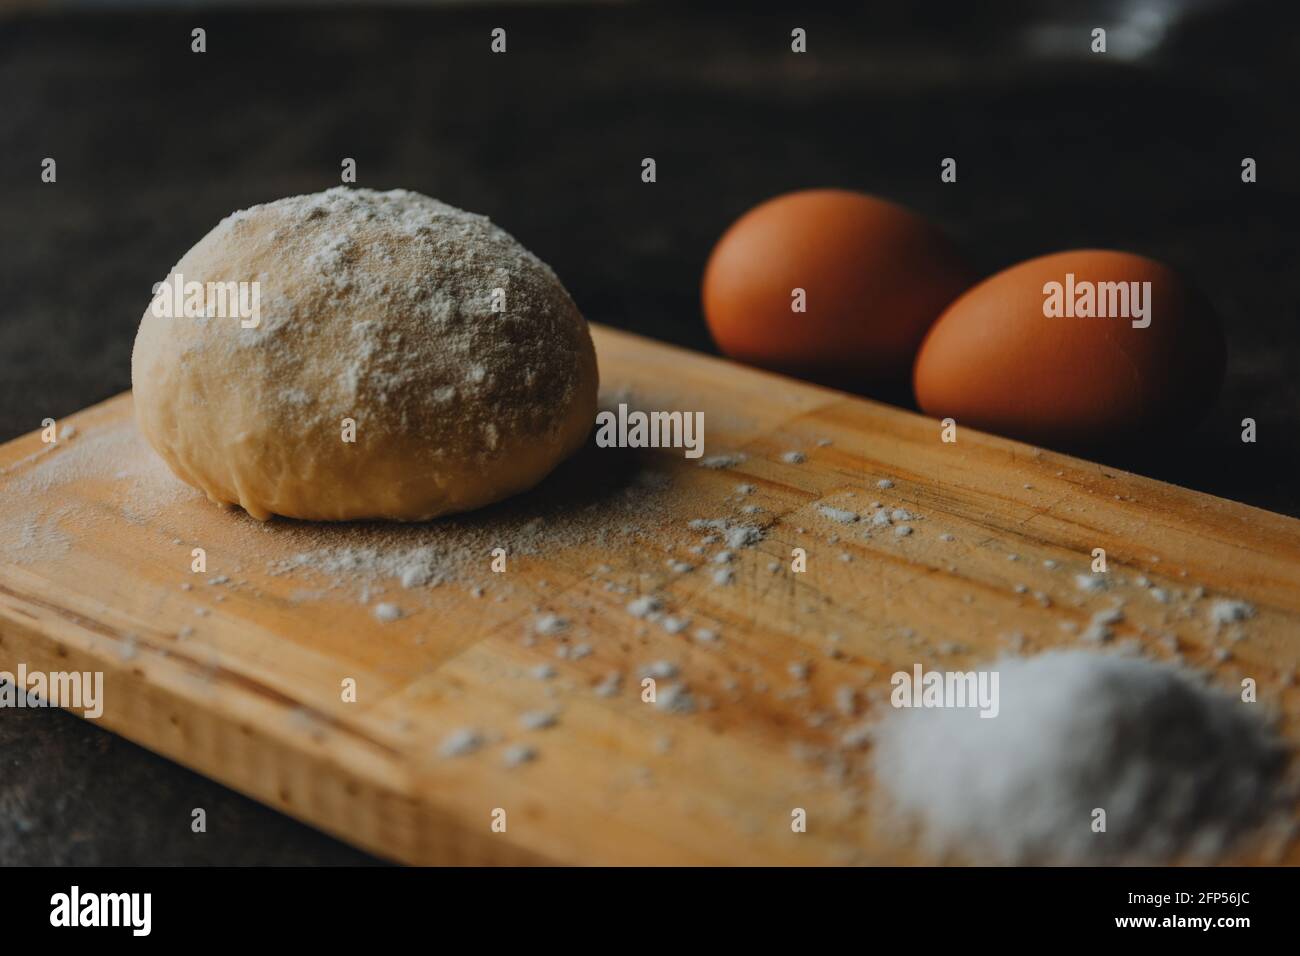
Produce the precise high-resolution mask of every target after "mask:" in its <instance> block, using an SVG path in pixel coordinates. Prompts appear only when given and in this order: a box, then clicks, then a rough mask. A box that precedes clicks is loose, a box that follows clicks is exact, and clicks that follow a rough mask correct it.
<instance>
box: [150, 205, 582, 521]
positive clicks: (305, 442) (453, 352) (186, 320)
mask: <svg viewBox="0 0 1300 956" xmlns="http://www.w3.org/2000/svg"><path fill="white" fill-rule="evenodd" d="M241 282H242V283H257V285H256V286H252V285H249V286H245V287H244V289H245V293H246V295H245V299H244V300H243V302H242V303H241V304H243V305H244V306H246V307H245V308H244V309H243V310H242V311H241V310H240V309H239V308H237V307H236V305H235V304H234V303H232V302H231V301H230V300H231V299H232V298H235V297H234V296H232V295H229V294H228V295H227V297H226V298H227V301H226V302H225V303H224V304H223V302H222V301H221V297H220V296H219V295H217V289H216V286H215V284H217V283H241ZM166 283H167V284H166V285H163V286H160V287H159V288H158V291H157V293H156V295H155V298H154V301H153V303H151V305H150V307H149V309H147V310H146V311H145V314H144V318H143V320H142V321H141V323H140V331H139V333H138V334H137V335H136V340H135V350H134V352H133V354H132V357H131V379H132V384H133V386H134V389H135V412H136V418H137V420H138V422H139V425H140V429H141V431H142V432H143V433H144V435H145V436H146V438H147V439H148V440H149V442H150V444H151V445H152V446H153V447H154V449H155V450H156V451H157V452H158V454H159V455H161V456H162V458H163V459H164V460H165V461H166V462H167V464H168V465H169V466H170V467H171V469H172V471H174V472H175V473H176V474H177V475H178V476H179V477H180V478H181V479H182V480H184V481H186V482H188V483H189V484H191V485H194V486H195V487H197V488H200V489H202V490H203V491H204V492H206V493H207V495H208V497H209V498H211V499H212V500H213V501H217V502H221V503H231V504H239V505H241V506H243V508H244V510H246V511H247V512H248V513H249V514H250V515H252V516H253V517H255V518H259V519H262V520H265V519H267V518H269V517H270V516H271V515H273V514H278V515H286V516H289V517H293V518H306V519H314V520H327V521H329V520H333V521H342V520H348V519H356V518H390V519H397V520H404V521H417V520H422V519H426V518H433V517H436V516H437V515H444V514H449V513H452V512H457V511H467V510H469V509H471V508H479V507H482V506H483V505H486V504H490V503H491V502H494V501H499V500H501V499H502V498H506V497H508V496H510V495H513V494H516V493H518V492H521V491H524V490H526V489H528V488H531V487H532V486H533V485H535V484H537V482H539V481H541V480H542V478H544V477H545V476H546V475H547V474H548V473H549V472H550V471H551V470H552V469H553V468H554V467H555V466H556V465H557V464H559V463H560V462H561V461H562V460H563V459H564V458H565V457H567V456H568V455H570V454H571V453H573V452H574V451H575V450H576V449H577V448H579V447H580V446H581V445H582V444H583V442H584V440H585V438H586V436H587V433H588V430H589V428H590V427H591V425H592V423H593V421H594V418H595V410H596V389H597V371H596V356H595V351H594V350H593V348H592V344H591V335H590V333H589V332H588V331H587V323H586V321H585V320H584V319H583V317H582V315H581V314H580V313H579V312H578V309H577V307H576V306H575V305H574V303H573V300H572V299H570V298H569V295H568V293H567V292H566V291H565V290H564V287H563V286H562V285H561V284H560V281H559V279H557V278H556V276H555V273H553V272H552V271H551V270H550V268H548V267H547V266H546V265H545V264H544V263H543V262H541V260H539V259H538V258H537V257H536V256H534V255H533V254H532V253H530V252H529V251H528V250H526V249H524V248H523V246H521V245H520V244H519V243H518V242H516V241H515V240H514V239H513V238H512V237H511V236H509V235H508V234H507V233H505V232H504V231H502V230H501V229H498V228H497V227H496V226H494V225H492V223H491V222H489V221H488V220H487V218H485V217H483V216H476V215H473V214H471V213H467V212H463V211H461V210H459V209H456V208H454V207H452V206H448V205H446V204H445V203H441V202H438V201H437V200H435V199H430V198H429V197H427V196H422V195H420V194H419V193H413V192H407V191H406V190H400V189H395V190H391V191H389V192H375V191H373V190H369V189H347V188H336V189H331V190H329V191H328V192H323V193H317V194H315V195H310V196H294V197H291V198H288V199H281V200H278V201H277V202H272V203H267V204H265V205H262V206H254V207H253V208H251V209H246V210H244V211H242V212H237V213H235V214H233V215H231V216H229V217H227V218H226V219H224V220H223V221H222V222H221V223H220V224H218V225H217V227H216V228H215V229H213V230H212V231H211V232H210V233H208V234H207V235H206V236H204V237H203V238H202V239H201V240H200V241H199V242H198V244H197V245H196V246H194V248H192V249H191V250H190V251H189V252H188V253H186V254H185V256H184V258H182V259H181V261H180V262H179V263H177V265H176V266H175V267H174V268H173V269H172V272H171V274H170V275H169V276H168V278H167V280H166ZM192 283H202V284H203V285H202V286H194V285H191V284H192ZM178 285H179V287H180V288H181V289H183V290H185V292H186V295H185V296H182V297H181V299H180V301H179V304H181V305H182V306H183V305H184V304H185V302H186V301H189V302H190V303H191V306H190V308H189V309H184V308H182V309H181V311H180V312H177V310H176V308H175V306H176V304H178V300H177V296H176V294H175V292H174V291H173V287H175V286H178ZM225 288H226V290H227V292H228V293H234V292H236V290H237V289H238V287H237V286H226V287H225ZM254 291H256V293H257V295H256V298H253V292H254ZM209 293H211V294H209ZM191 294H192V295H191ZM254 303H256V305H257V306H258V308H257V315H256V316H252V313H253V309H252V307H251V306H252V305H253V304H254ZM169 313H176V317H167V316H168V314H169ZM183 313H188V314H183ZM195 313H199V314H195ZM254 321H255V322H256V324H255V325H254V324H253V323H254ZM248 326H251V327H248ZM347 420H351V421H352V422H355V435H354V439H355V440H353V441H348V440H345V439H346V438H347V437H348V431H347Z"/></svg>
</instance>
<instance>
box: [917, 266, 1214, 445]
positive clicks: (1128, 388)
mask: <svg viewBox="0 0 1300 956" xmlns="http://www.w3.org/2000/svg"><path fill="white" fill-rule="evenodd" d="M1103 283H1114V284H1116V285H1102V284H1103ZM1120 283H1123V284H1124V285H1118V284H1120ZM1132 283H1137V285H1132ZM1147 283H1149V285H1146V284H1147ZM1126 293H1127V297H1126V295H1125V294H1126ZM1126 298H1127V301H1126ZM1090 299H1091V305H1089V300H1090ZM1089 312H1091V313H1092V314H1091V315H1089V314H1087V313H1089ZM1103 312H1104V313H1107V315H1104V316H1103V315H1102V314H1101V313H1103ZM1143 312H1145V315H1143V314H1142V313H1143ZM1049 313H1050V314H1049ZM1223 369H1224V344H1223V333H1222V331H1221V330H1220V328H1219V324H1218V321H1217V320H1216V319H1215V317H1214V315H1213V314H1212V313H1211V311H1210V309H1209V307H1208V305H1207V304H1206V303H1205V302H1204V301H1203V300H1202V299H1201V298H1200V297H1199V296H1197V295H1196V294H1194V293H1193V292H1192V291H1191V290H1190V289H1188V287H1187V286H1186V285H1184V283H1183V282H1182V280H1180V279H1179V278H1178V276H1177V275H1176V274H1175V273H1174V272H1173V271H1172V270H1171V269H1169V268H1168V267H1167V266H1164V265H1161V264H1160V263H1159V262H1155V261H1153V260H1151V259H1146V258H1144V257H1142V256H1137V255H1132V254H1130V253H1126V252H1108V251H1102V250H1076V251H1071V252H1058V253H1054V254H1052V255H1048V256H1042V257H1040V258H1038V259H1030V260H1029V261H1028V262H1022V263H1020V264H1019V265H1015V266H1012V267H1011V268H1010V269H1007V270H1005V271H1004V272H999V273H998V274H997V275H995V276H993V277H991V278H989V279H986V280H984V281H983V282H981V283H980V284H979V285H977V286H975V288H973V289H971V290H970V291H968V292H967V293H966V294H965V295H963V296H962V297H961V298H959V299H958V300H957V301H956V302H954V303H952V305H950V306H949V307H948V308H947V310H946V311H945V312H944V314H943V315H942V316H941V317H940V319H939V321H938V322H936V323H935V325H934V327H933V328H932V329H931V330H930V333H929V335H927V336H926V339H925V343H924V344H923V345H922V347H921V354H920V355H919V356H917V360H916V370H915V376H914V383H915V386H916V398H917V401H918V402H919V403H920V405H921V408H923V409H924V410H925V411H926V412H927V413H928V414H930V415H934V416H935V417H937V418H953V419H955V420H956V421H957V423H958V424H959V425H961V424H965V425H970V426H972V427H975V428H979V429H983V430H986V431H991V432H997V433H999V434H1003V435H1009V436H1012V437H1016V438H1021V439H1024V440H1026V441H1031V442H1036V443H1040V444H1047V445H1056V446H1088V445H1096V444H1104V443H1107V442H1109V441H1111V440H1117V439H1119V440H1122V439H1125V438H1131V437H1135V436H1139V435H1141V436H1149V437H1152V438H1155V437H1158V435H1157V434H1155V433H1153V432H1152V430H1153V429H1164V428H1166V427H1168V426H1172V425H1176V424H1182V423H1191V422H1194V421H1195V420H1197V419H1199V418H1200V417H1201V416H1202V415H1203V414H1204V412H1205V411H1206V410H1207V409H1208V408H1209V406H1210V405H1211V404H1213V402H1214V399H1215V396H1216V395H1217V394H1218V390H1219V386H1220V385H1221V384H1222V380H1223Z"/></svg>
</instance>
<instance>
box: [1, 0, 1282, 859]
mask: <svg viewBox="0 0 1300 956" xmlns="http://www.w3.org/2000/svg"><path fill="white" fill-rule="evenodd" d="M971 6H974V5H971ZM1124 6H1125V5H1124V4H1122V3H1116V2H1103V3H1097V4H1091V5H1090V4H1070V5H1067V4H1063V3H1061V4H1047V5H1045V6H1044V5H1038V6H1034V5H1031V4H1024V5H1023V6H1022V5H1019V4H1008V5H1005V6H1004V8H1003V12H1002V13H1001V14H999V15H997V18H995V16H994V15H993V14H988V13H985V14H982V15H981V16H979V17H976V15H975V14H974V13H972V12H970V11H968V10H967V9H966V7H965V6H964V5H962V4H956V3H954V4H946V3H943V4H935V5H931V6H929V7H927V8H926V9H925V13H924V15H922V13H921V12H920V11H917V10H916V9H915V8H909V10H899V11H892V12H881V11H876V12H866V13H861V14H856V15H853V16H846V15H843V14H834V13H830V12H824V13H806V12H800V13H798V14H793V13H792V14H788V15H775V14H762V15H756V14H753V13H745V14H743V15H741V14H737V13H726V12H715V13H709V14H703V13H699V12H695V11H691V10H688V9H685V8H683V9H678V8H675V7H653V6H652V7H632V8H600V9H596V10H587V9H583V8H570V7H563V8H558V9H546V10H539V9H532V8H529V9H520V10H512V9H503V8H498V7H492V8H487V9H481V10H455V9H451V10H436V11H429V12H415V11H400V12H383V11H372V12H347V11H340V12H329V13H321V14H312V15H303V14H296V15H288V14H284V15H280V14H262V15H255V14H248V13H239V14H232V13H222V14H217V13H205V12H199V11H193V12H185V13H183V14H150V15H136V14H132V15H119V16H95V17H90V16H86V17H55V16H50V17H19V18H11V19H8V20H4V19H0V90H3V91H4V93H3V96H4V108H3V109H2V110H0V147H2V148H0V440H7V439H9V438H12V437H14V436H16V435H19V434H22V433H24V432H27V431H30V430H32V429H34V428H37V427H39V424H40V421H41V419H42V418H44V417H46V416H50V417H55V418H58V417H60V416H63V415H66V414H69V413H71V412H73V411H76V410H77V409H79V408H81V407H84V406H85V405H88V404H90V403H92V402H96V401H99V400H102V399H104V398H107V397H109V396H111V395H113V394H115V393H117V392H120V391H122V390H124V389H126V388H128V387H129V386H130V352H131V344H132V341H133V337H134V333H135V328H136V325H137V323H138V321H139V317H140V314H141V313H142V311H143V310H144V307H145V306H146V305H147V303H148V301H149V298H150V287H151V285H152V283H153V282H154V281H156V280H158V279H159V278H161V277H162V276H163V275H164V274H165V272H166V270H167V268H168V267H170V266H171V265H172V263H174V262H175V261H176V260H177V259H178V258H179V257H180V255H181V254H182V253H183V252H184V251H185V250H186V249H187V248H188V247H189V246H190V245H191V244H193V242H195V241H196V240H197V239H198V238H199V237H200V236H201V235H203V234H204V233H205V232H206V231H207V230H208V229H209V228H211V226H213V225H214V224H215V223H216V222H217V221H218V220H219V219H220V218H222V217H223V216H225V215H226V214H228V213H229V212H231V211H233V210H234V209H236V208H241V207H244V206H248V205H251V204H253V203H256V202H261V201H265V200H269V199H274V198H277V197H280V196H283V195H290V194H293V193H301V192H313V191H316V190H320V189H325V188H328V187H330V186H333V185H337V184H338V182H339V164H340V162H341V160H342V159H343V157H354V158H355V159H356V160H357V163H358V167H359V177H358V181H359V185H365V186H373V187H376V188H390V187H393V186H405V187H408V188H412V189H416V190H419V191H421V192H426V193H429V194H431V195H434V196H437V197H438V198H440V199H444V200H446V201H448V202H451V203H453V204H455V205H458V206H462V207H464V208H467V209H472V210H474V211H477V212H483V213H486V214H488V215H490V216H491V217H492V218H493V220H495V221H496V222H498V223H499V224H500V225H502V226H504V227H505V228H506V229H508V230H509V231H510V232H512V233H514V235H515V236H516V237H517V238H519V239H520V241H522V242H523V243H524V244H525V245H526V246H528V247H529V248H531V249H532V250H533V251H535V252H536V253H538V255H540V256H541V257H542V258H543V259H545V260H547V261H548V262H549V263H551V265H552V266H553V267H554V268H555V270H556V271H557V272H558V273H559V275H560V276H561V277H562V278H563V279H564V281H565V283H566V284H567V285H568V287H569V289H570V291H571V292H572V293H573V295H574V298H575V299H576V301H577V302H578V304H579V306H581V307H582V309H583V311H584V313H585V314H586V315H587V316H588V317H589V318H591V319H593V320H597V321H601V322H605V323H608V324H610V325H615V326H619V327H622V328H626V329H630V330H633V331H637V332H641V333H643V334H646V335H651V336H654V337H656V338H661V339H665V340H668V341H672V342H676V343H679V344H682V345H685V346H688V347H692V348H699V349H711V345H710V343H709V340H708V336H707V333H706V332H705V330H704V327H703V324H702V320H701V318H700V312H699V304H698V288H699V278H700V273H701V270H702V267H703V262H704V259H705V257H706V256H707V254H708V251H709V249H710V247H711V246H712V243H713V242H714V241H715V240H716V239H717V237H718V236H719V235H720V234H721V232H722V230H723V229H725V228H726V226H727V225H728V224H729V223H730V222H731V221H732V220H733V219H734V218H735V217H736V216H738V215H739V214H740V213H741V212H743V211H744V210H746V209H747V208H749V207H750V206H752V205H754V204H755V203H757V202H759V201H760V200H762V199H764V198H767V197H769V196H772V195H775V194H777V193H780V192H784V191H787V190H790V189H794V188H800V187H805V186H819V185H838V186H846V187H851V188H859V189H863V190H866V191H869V192H875V193H879V194H881V195H884V196H886V197H889V198H891V199H894V200H896V201H899V202H902V203H904V204H906V205H909V206H911V207H913V208H915V209H917V210H919V211H921V212H923V213H925V214H926V215H928V216H930V217H932V218H933V219H935V220H936V221H938V222H939V223H941V224H942V225H943V226H944V227H945V228H946V229H947V230H948V231H949V232H950V233H951V235H952V236H953V237H954V238H955V239H956V240H957V241H958V242H959V243H960V244H962V245H963V246H964V247H965V248H966V249H967V250H968V252H969V254H970V255H971V256H972V258H973V259H974V260H975V262H976V263H977V264H978V265H979V266H980V267H981V268H983V269H985V270H986V271H988V272H992V271H996V270H997V269H1000V268H1002V267H1004V266H1006V265H1010V264H1011V263H1013V262H1016V261H1019V260H1021V259H1024V258H1029V257H1031V256H1033V255H1037V254H1040V253H1042V252H1047V251H1052V250H1056V249H1063V248H1070V247H1079V246H1108V247H1117V248H1125V249H1129V250H1132V251H1135V252H1141V253H1144V254H1148V255H1151V256H1154V257H1156V258H1159V259H1163V260H1166V261H1168V262H1170V263H1172V264H1173V265H1174V266H1176V267H1177V268H1178V269H1180V270H1181V271H1183V272H1184V273H1185V274H1186V275H1188V276H1190V277H1192V278H1193V280H1194V281H1195V282H1196V283H1198V284H1199V285H1200V286H1201V288H1202V289H1203V290H1204V291H1205V292H1206V293H1207V294H1208V295H1209V297H1210V299H1211V301H1212V302H1213V303H1214V304H1215V306H1216V307H1217V309H1218V311H1219V312H1220V314H1221V315H1222V316H1223V318H1224V322H1225V327H1226V330H1227V335H1228V339H1229V346H1230V361H1229V371H1228V381H1227V384H1226V386H1225V388H1224V392H1223V394H1222V396H1221V398H1220V400H1219V403H1218V405H1217V406H1216V409H1215V411H1214V412H1213V413H1212V415H1211V416H1210V418H1209V419H1208V420H1207V421H1206V422H1205V423H1204V425H1203V426H1202V427H1201V428H1199V429H1197V430H1194V431H1192V432H1190V433H1187V434H1184V435H1181V436H1176V437H1174V438H1162V437H1161V436H1151V440H1150V441H1149V442H1146V443H1144V447H1142V448H1141V449H1127V450H1124V449H1118V450H1113V451H1110V452H1106V453H1105V454H1103V455H1101V456H1100V457H1101V458H1102V460H1104V461H1105V462H1107V463H1108V464H1113V465H1116V466H1119V467H1125V468H1129V469H1131V470H1135V471H1138V472H1141V473H1143V474H1148V475H1152V476H1154V477H1157V478H1162V479H1165V480H1168V481H1173V482H1176V483H1178V484H1182V485H1186V486H1189V487H1192V488H1196V489H1199V490H1203V491H1207V492H1211V493H1213V494H1218V495H1223V496H1225V497H1229V498H1234V499H1237V500H1240V501H1245V502H1248V503H1250V504H1253V505H1257V506H1259V507H1262V508H1268V509H1271V510H1275V511H1280V512H1283V513H1286V514H1291V515H1300V482H1298V481H1297V475H1300V468H1298V467H1297V466H1298V465H1300V451H1298V450H1297V449H1298V448H1300V442H1297V440H1296V436H1297V434H1300V336H1298V335H1297V334H1296V331H1295V330H1296V322H1297V318H1298V317H1300V316H1298V307H1297V303H1298V302H1300V297H1298V296H1297V291H1298V290H1300V243H1297V242H1296V231H1297V230H1296V223H1297V221H1300V181H1297V178H1296V176H1295V171H1296V169H1297V168H1300V163H1297V160H1298V159H1300V127H1297V125H1296V124H1295V122H1294V113H1295V103H1296V102H1297V100H1298V99H1300V97H1298V96H1297V93H1300V89H1298V87H1300V71H1297V70H1296V68H1295V64H1296V61H1297V54H1300V39H1297V38H1298V37H1300V32H1298V31H1296V30H1295V29H1294V28H1295V26H1296V17H1295V14H1294V13H1293V12H1292V7H1293V5H1292V4H1286V3H1251V4H1239V5H1224V4H1220V3H1218V2H1214V0H1210V2H1199V3H1189V4H1187V8H1188V9H1189V10H1192V11H1195V12H1196V15H1195V16H1194V17H1192V18H1191V19H1189V20H1187V21H1186V22H1183V23H1181V24H1177V25H1174V26H1172V27H1171V28H1170V29H1169V31H1168V33H1167V35H1166V36H1165V39H1164V42H1163V43H1162V44H1161V45H1159V46H1158V47H1157V48H1156V49H1155V50H1154V52H1152V53H1151V54H1149V55H1148V56H1147V57H1146V58H1143V59H1137V60H1135V59H1131V58H1125V57H1124V56H1123V55H1122V54H1123V49H1124V47H1125V46H1126V44H1129V43H1130V42H1139V41H1141V39H1142V36H1141V35H1140V33H1141V31H1138V32H1136V33H1135V32H1133V31H1131V30H1130V31H1129V32H1128V33H1126V32H1125V30H1124V29H1123V24H1124V22H1125V19H1124V15H1123V12H1122V11H1123V8H1124ZM1080 8H1084V9H1090V10H1092V11H1093V12H1091V13H1088V14H1086V15H1080V14H1078V13H1066V12H1064V11H1077V10H1079V9H1080ZM1042 9H1046V10H1048V11H1053V10H1055V11H1057V12H1059V13H1060V16H1061V17H1063V18H1065V19H1063V20H1059V21H1054V22H1056V23H1057V26H1056V27H1055V28H1053V27H1052V26H1051V24H1050V23H1045V22H1044V21H1042V20H1041V19H1031V11H1034V10H1042ZM1032 16H1033V17H1041V16H1042V15H1041V14H1038V13H1034V14H1032ZM1107 24H1111V25H1112V35H1111V40H1112V50H1113V53H1112V54H1107V55H1106V56H1104V57H1098V56H1093V55H1090V54H1088V53H1087V52H1086V46H1087V39H1086V38H1087V35H1088V31H1089V30H1090V29H1091V27H1092V26H1093V25H1107ZM196 25H201V26H203V27H205V28H206V29H207V31H208V50H209V52H208V53H206V54H203V55H196V54H192V53H190V52H189V31H190V29H191V28H192V27H194V26H196ZM495 26H504V27H506V28H507V30H508V44H509V52H508V54H506V55H505V56H494V55H492V54H491V53H490V52H489V50H488V33H489V31H490V29H491V28H492V27H495ZM792 26H802V27H804V28H806V29H807V30H808V37H809V50H810V52H809V53H808V54H807V55H804V56H797V55H794V54H791V53H790V52H789V32H790V29H791V27H792ZM1076 38H1078V39H1077V40H1076ZM1073 50H1078V51H1079V52H1072V51H1073ZM46 156H52V157H54V158H55V159H56V160H57V161H58V182H57V184H54V185H48V184H42V183H41V182H40V176H39V174H40V162H41V160H42V159H43V158H44V157H46ZM645 156H653V157H655V159H656V161H657V164H658V182H657V183H656V184H654V185H653V186H648V185H646V184H643V183H642V182H641V181H640V176H639V173H640V161H641V159H642V158H643V157H645ZM943 156H955V157H957V159H958V162H959V183H958V184H957V185H948V186H943V185H940V183H939V182H938V163H939V159H940V158H941V157H943ZM1243 156H1252V157H1254V158H1256V159H1257V161H1258V163H1259V177H1260V181H1259V182H1258V183H1256V184H1253V185H1244V184H1242V183H1241V181H1240V176H1239V169H1240V162H1241V159H1242V157H1243ZM1247 416H1250V417H1253V418H1255V419H1256V420H1257V422H1258V427H1259V441H1258V443H1257V444H1254V445H1245V444H1242V442H1241V441H1240V440H1239V432H1240V426H1239V422H1240V420H1241V419H1242V418H1243V417H1247ZM0 763H2V764H3V767H4V773H3V774H0V861H2V862H5V863H92V864H93V863H220V864H244V863H278V864H294V863H357V862H365V861H368V860H369V859H370V858H369V857H367V856H366V855H365V854H362V853H359V852H357V851H355V850H352V849H349V848H347V847H345V846H343V845H341V844H339V843H337V842H335V841H334V840H332V839H330V838H328V837H326V836H323V835H321V834H319V833H316V832H315V831H313V830H311V829H309V828H307V827H304V826H301V825H299V824H297V823H294V822H293V821H291V820H289V819H287V818H285V817H283V816H280V815H279V814H277V813H274V812H273V811H271V810H268V809H266V808H263V807H261V806H259V805H257V804H255V803H253V802H251V801H249V800H247V799H245V798H243V797H241V796H239V795H237V794H234V793H232V792H230V791H228V790H226V789H225V788H223V787H220V786H218V785H217V784H214V783H212V782H210V781H208V780H206V779H204V778H202V777H200V776H198V775H195V774H192V773H190V772H188V771H186V770H183V769H181V768H179V767H177V766H175V765H173V764H171V763H169V762H167V761H165V760H163V759H162V758H159V757H157V756H154V755H152V754H150V753H147V752H145V751H143V750H141V749H140V748H138V747H135V746H134V745H132V744H130V743H127V742H125V741H123V740H121V739H119V738H117V737H114V736H113V735H111V734H108V733H106V732H104V731H102V730H100V729H98V728H96V727H93V726H91V725H90V724H88V723H86V722H84V721H81V720H79V719H77V718H74V717H72V716H69V715H67V714H64V713H62V712H57V711H55V712H51V711H32V710H21V711H19V710H10V711H2V712H0ZM199 806H202V807H204V808H206V809H207V811H208V833H207V834H206V835H196V834H193V833H191V831H190V825H189V821H190V812H191V810H192V809H193V808H194V807H199Z"/></svg>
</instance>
